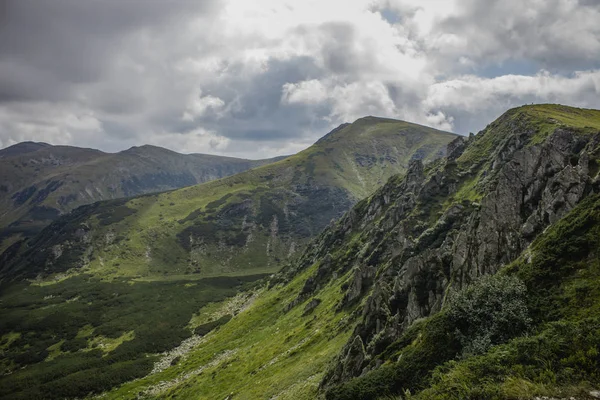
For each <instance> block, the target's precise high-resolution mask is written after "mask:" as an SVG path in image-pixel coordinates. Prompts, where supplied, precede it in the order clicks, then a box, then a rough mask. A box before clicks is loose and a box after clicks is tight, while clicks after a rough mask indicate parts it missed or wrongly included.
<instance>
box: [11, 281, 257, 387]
mask: <svg viewBox="0 0 600 400" xmlns="http://www.w3.org/2000/svg"><path fill="white" fill-rule="evenodd" d="M257 278H258V277H257V276H245V277H216V278H206V279H202V280H197V281H195V282H194V284H193V285H189V282H188V281H168V282H131V281H126V280H121V281H113V282H106V281H101V280H99V279H97V278H92V277H89V276H78V277H73V278H69V279H66V280H63V281H61V282H58V283H56V284H53V285H47V286H33V285H29V286H28V285H26V284H20V285H17V286H13V287H11V288H9V289H8V290H6V291H3V293H2V296H1V297H0V300H1V305H2V306H1V308H0V318H1V320H2V325H1V326H0V334H1V335H2V337H3V342H2V344H3V348H2V359H3V365H2V366H3V368H4V369H5V370H8V371H10V372H11V373H10V374H9V375H4V376H2V377H1V378H0V396H1V397H2V398H6V399H18V398H41V397H39V396H38V393H39V392H48V393H50V394H47V395H45V397H44V398H64V397H82V396H84V395H87V394H88V392H96V393H97V392H100V391H103V390H107V389H110V388H111V387H112V386H114V385H117V384H119V383H122V382H124V381H126V380H130V379H133V378H139V377H141V376H144V375H146V374H147V373H148V372H150V370H151V369H152V364H153V362H154V360H155V357H149V356H150V355H152V354H154V353H160V352H162V351H166V350H169V349H171V348H173V347H175V346H177V345H179V343H180V342H181V341H182V340H184V339H186V338H188V337H190V336H191V335H192V329H190V326H189V323H190V320H191V319H192V317H193V316H194V315H197V316H199V315H202V311H200V310H201V309H202V308H203V307H204V306H205V305H208V304H211V303H213V302H215V301H222V300H224V299H226V298H228V297H230V296H233V295H235V294H236V293H237V292H238V291H240V290H241V289H244V288H248V287H249V285H251V282H252V281H253V280H255V279H257Z"/></svg>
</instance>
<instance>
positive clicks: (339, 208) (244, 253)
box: [4, 117, 456, 280]
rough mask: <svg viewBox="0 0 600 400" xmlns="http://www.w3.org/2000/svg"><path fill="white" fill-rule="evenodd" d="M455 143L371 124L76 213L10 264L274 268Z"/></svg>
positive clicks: (50, 269)
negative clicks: (395, 178) (240, 169)
mask: <svg viewBox="0 0 600 400" xmlns="http://www.w3.org/2000/svg"><path fill="white" fill-rule="evenodd" d="M455 137H456V135H453V134H450V133H446V132H441V131H437V130H434V129H431V128H426V127H422V126H419V125H414V124H410V123H406V122H402V121H395V120H386V119H380V118H374V117H367V118H362V119H359V120H358V121H356V122H355V123H353V124H349V125H343V126H341V127H339V128H338V129H336V130H334V131H333V132H331V133H330V134H329V135H327V136H326V137H324V138H323V139H321V140H319V141H318V142H317V143H316V144H315V145H313V146H311V147H310V148H308V149H307V150H305V151H302V152H300V153H298V154H296V155H294V156H291V157H288V158H287V159H285V160H282V161H279V162H276V163H273V164H269V165H266V166H263V167H261V168H256V169H253V170H250V171H247V172H244V173H241V174H238V175H235V176H231V177H228V178H225V179H220V180H216V181H213V182H210V183H207V184H203V185H197V186H193V187H188V188H184V189H180V190H175V191H170V192H165V193H160V194H155V195H146V196H141V197H137V198H133V199H128V200H122V201H121V200H117V201H113V202H105V203H98V204H94V205H90V206H87V208H84V209H79V210H76V211H75V212H73V213H72V215H70V216H67V217H65V218H62V219H61V220H59V221H57V222H56V223H55V224H53V225H51V226H49V227H48V228H47V229H46V230H45V231H44V232H43V233H42V234H41V235H40V236H39V237H38V238H36V239H33V240H31V241H30V242H29V243H27V244H24V245H22V247H21V253H20V254H21V255H22V258H21V259H18V260H17V261H16V262H13V264H14V265H13V266H11V267H10V268H13V269H14V270H16V269H20V270H21V272H24V271H25V269H26V270H27V271H26V272H27V273H29V274H33V275H34V276H35V275H37V274H39V273H44V274H46V275H47V274H52V273H54V274H57V273H60V274H64V273H65V272H67V271H69V273H70V274H77V273H87V274H92V275H94V276H100V277H103V278H107V277H130V278H138V279H149V280H152V279H163V277H164V275H170V276H179V277H180V278H183V279H185V278H194V279H196V278H199V277H207V276H215V275H221V274H223V273H234V274H240V273H242V274H256V273H266V272H274V271H276V270H278V269H279V268H280V266H281V265H282V264H283V263H285V262H286V261H287V260H288V259H290V258H291V257H292V256H293V255H294V253H295V252H296V251H297V250H298V249H300V248H301V247H302V246H303V245H304V244H305V243H306V241H307V240H308V239H309V238H310V237H312V236H313V235H315V234H317V233H318V232H319V231H320V230H322V229H323V228H324V227H325V226H326V225H327V224H328V223H329V222H330V221H331V220H332V219H334V218H337V217H339V216H340V215H341V214H342V213H343V212H345V211H346V210H347V209H348V208H350V207H351V205H352V204H354V203H355V202H356V201H358V200H359V199H360V198H361V196H363V195H365V194H367V193H370V192H372V191H373V190H374V189H375V188H377V187H378V185H379V184H380V183H383V182H385V180H386V179H387V178H389V177H390V176H392V175H394V174H397V173H399V172H403V171H404V170H405V168H406V166H407V165H408V162H409V160H410V159H423V160H425V161H428V160H432V159H434V158H436V157H439V156H440V155H442V154H443V153H444V151H445V149H446V145H447V144H448V143H449V142H450V141H451V140H453V139H454V138H455ZM4 272H5V273H6V268H5V271H4Z"/></svg>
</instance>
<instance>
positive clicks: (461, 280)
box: [107, 105, 600, 399]
mask: <svg viewBox="0 0 600 400" xmlns="http://www.w3.org/2000/svg"><path fill="white" fill-rule="evenodd" d="M565 109H566V110H567V111H569V110H570V111H571V112H572V113H573V114H575V116H576V114H577V113H578V109H576V108H564V107H561V106H554V105H540V106H535V107H529V108H527V107H525V108H523V107H521V108H516V109H511V110H509V111H508V112H506V113H505V114H503V115H502V116H501V117H500V118H498V119H497V120H496V121H494V122H493V123H492V124H490V125H488V127H487V128H486V129H484V130H483V131H482V132H480V133H479V134H477V135H475V136H473V137H471V138H469V139H457V140H456V142H455V143H453V144H452V146H450V147H451V148H449V149H448V150H449V156H448V157H447V158H445V159H440V160H438V161H434V162H432V163H431V164H429V165H423V163H420V162H419V161H416V160H415V161H413V162H411V166H410V167H409V169H408V171H407V173H406V174H405V175H400V176H394V177H392V178H390V180H389V181H388V182H387V184H386V185H385V186H384V187H382V188H381V189H379V190H378V191H376V192H375V193H374V194H373V195H372V196H370V197H368V198H367V199H365V200H362V201H361V202H359V203H358V204H357V205H356V206H355V207H353V208H352V209H351V210H350V211H349V212H348V213H346V214H345V216H344V217H342V218H341V219H340V220H338V221H337V222H336V223H334V224H332V225H331V226H330V227H328V228H327V229H325V230H324V231H323V232H322V233H321V234H320V235H319V236H318V237H317V238H316V239H314V240H313V241H312V242H311V244H310V245H309V246H308V247H307V250H306V251H305V252H304V253H303V254H302V255H301V256H300V257H299V259H298V260H297V261H296V262H294V263H291V264H290V265H289V266H288V267H286V268H284V270H282V271H281V272H280V273H279V274H277V275H276V276H274V277H273V278H271V279H270V283H269V285H267V286H266V287H264V288H262V289H260V290H257V291H256V292H255V294H254V295H255V296H256V298H255V300H254V302H253V304H252V305H251V306H249V308H248V309H247V310H246V311H244V312H242V313H240V314H238V315H237V316H235V317H234V318H232V319H231V320H230V321H229V322H228V323H226V324H225V325H223V326H221V327H220V328H218V329H217V330H215V331H214V332H213V333H211V334H210V335H209V336H207V339H206V341H205V342H203V345H202V346H198V347H197V348H195V349H193V350H191V351H189V352H187V353H186V354H185V360H186V361H185V363H184V365H181V366H174V367H172V370H171V371H170V372H165V373H159V374H158V375H157V376H148V377H145V378H143V379H141V380H139V381H137V382H135V383H131V384H124V385H123V386H122V387H120V388H117V389H115V390H113V391H111V392H109V393H108V394H107V397H108V398H118V397H128V396H132V395H133V393H138V392H139V391H142V393H151V394H152V396H151V397H158V398H166V397H172V396H177V397H181V398H188V397H192V396H195V397H200V398H210V397H211V396H213V397H214V396H215V395H216V396H217V397H221V396H223V397H224V396H228V395H230V394H233V395H234V396H241V397H248V398H272V397H276V398H280V399H313V398H327V399H358V398H360V399H381V398H387V397H386V396H388V397H390V396H398V398H401V397H402V396H406V395H408V393H411V395H412V396H415V397H416V398H418V399H420V398H423V399H426V398H439V399H442V398H447V396H452V395H456V396H457V397H461V396H462V397H463V398H482V397H483V398H534V397H535V396H554V397H556V396H558V397H565V396H567V397H569V396H576V397H577V398H588V397H589V394H588V393H589V392H590V391H591V390H594V389H597V387H596V388H594V385H593V382H594V381H595V379H596V378H597V377H598V372H599V371H600V365H599V364H598V360H597V358H595V356H594V354H597V353H595V352H594V351H593V349H594V348H597V346H598V345H600V343H598V341H597V340H595V339H594V338H597V337H598V336H595V334H594V332H598V329H600V324H599V323H598V312H597V311H598V310H597V304H598V301H600V291H599V290H598V289H597V288H598V287H600V286H599V282H600V279H599V278H598V273H597V271H598V269H597V256H598V253H597V252H598V248H599V245H600V244H599V243H598V237H599V236H598V235H597V227H598V223H597V221H598V220H599V219H598V218H600V213H598V209H599V208H598V200H597V196H598V194H597V193H599V192H600V175H599V173H598V172H599V168H598V165H599V162H598V160H600V127H598V125H596V122H594V121H587V122H586V123H585V124H584V125H583V126H578V124H573V125H569V124H566V123H564V121H562V122H561V115H560V114H561V113H562V112H563V111H565ZM588 111H589V112H591V113H592V114H593V117H594V118H592V119H593V120H595V119H596V118H597V117H600V111H599V110H588ZM540 113H541V114H543V116H542V117H540ZM548 118H551V119H553V120H554V121H551V120H549V119H548ZM549 125H552V126H551V127H550V129H548V128H549ZM586 126H589V128H590V129H587V128H586ZM594 232H595V233H594ZM540 246H541V247H540ZM561 254H562V255H561ZM594 260H595V261H594ZM498 272H500V274H499V275H497V273H498ZM515 275H516V276H515ZM482 276H491V277H495V278H494V279H492V280H485V279H484V280H481V278H480V277H482ZM496 276H497V277H496ZM505 276H506V277H505ZM515 279H516V280H515ZM524 288H525V289H524ZM577 288H579V289H577ZM453 291H456V292H458V293H459V296H462V297H459V299H461V301H462V303H460V302H459V303H458V304H473V305H474V307H477V308H479V309H481V310H482V312H483V313H484V319H483V320H476V319H469V318H476V316H473V315H471V314H469V313H467V314H465V312H464V311H463V310H462V309H461V308H460V307H457V306H456V304H457V303H456V302H454V303H452V302H448V303H447V302H446V299H447V298H451V297H453V296H454V295H449V292H453ZM581 291H583V292H581ZM584 292H585V293H586V295H578V294H577V293H584ZM492 295H493V296H496V298H498V296H499V299H500V301H499V302H496V303H494V302H493V301H491V300H493V299H494V297H492V298H490V297H489V296H492ZM504 296H510V297H504ZM586 296H589V300H586ZM510 299H512V300H510ZM509 300H510V301H509ZM453 304H454V305H453ZM494 304H495V305H494ZM505 305H506V307H505ZM486 307H488V308H486ZM490 307H491V308H490ZM494 307H496V308H494ZM510 307H516V308H514V309H511V308H510ZM523 307H524V308H523ZM517 310H521V311H517ZM523 310H525V313H523ZM581 316H583V317H584V318H588V319H583V320H578V318H582V317H581ZM496 318H506V319H505V320H502V319H500V320H496ZM594 318H595V319H594ZM502 321H504V322H502ZM498 323H500V325H498ZM465 324H466V325H465ZM498 326H500V327H501V328H502V327H506V329H502V330H501V331H500V333H502V335H500V336H499V335H498V331H497V330H494V329H497V328H495V327H498ZM508 326H512V327H514V329H513V328H511V329H508ZM468 327H472V328H473V329H472V330H469V329H467V328H468ZM457 332H458V333H457ZM574 335H575V336H574ZM573 337H577V338H578V339H577V340H572V338H573ZM540 343H541V345H540ZM497 346H499V347H497ZM595 346H596V347H595ZM465 349H467V350H468V349H475V350H468V351H476V352H478V353H476V354H475V355H472V354H470V353H468V352H467V353H465V351H467V350H465ZM542 349H545V350H544V351H542ZM567 349H568V350H567ZM588 350H589V353H586V352H587V351H588ZM575 354H579V355H580V356H579V357H578V356H575ZM586 354H587V355H586ZM456 357H459V358H456ZM546 360H547V361H546ZM504 362H506V363H508V364H507V365H509V366H510V367H509V368H504V367H503V365H504V364H503V363H504ZM197 368H203V371H204V372H203V374H201V375H198V376H195V375H194V378H193V379H192V378H190V377H187V378H186V376H187V375H186V374H187V373H189V372H190V371H194V370H195V369H197ZM519 371H524V372H523V373H522V374H521V373H520V372H519ZM568 371H571V372H572V373H571V374H570V375H569V373H567V372H568ZM586 382H587V383H586ZM596 382H597V380H596ZM390 398H394V397H390Z"/></svg>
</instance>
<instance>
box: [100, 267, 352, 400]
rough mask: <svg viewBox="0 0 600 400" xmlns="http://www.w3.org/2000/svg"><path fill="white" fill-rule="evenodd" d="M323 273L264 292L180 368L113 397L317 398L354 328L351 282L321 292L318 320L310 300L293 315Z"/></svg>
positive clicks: (116, 392) (334, 284)
mask: <svg viewBox="0 0 600 400" xmlns="http://www.w3.org/2000/svg"><path fill="white" fill-rule="evenodd" d="M315 269H316V266H314V267H312V268H309V269H307V270H306V271H304V272H303V273H302V274H300V275H298V276H297V277H296V278H295V279H294V280H293V281H292V282H290V283H289V284H288V285H285V286H278V287H275V288H273V289H270V290H267V291H263V292H261V293H260V294H259V295H258V298H257V299H256V301H255V302H254V303H253V305H252V306H251V307H250V308H248V309H247V310H246V311H244V312H242V313H240V314H238V315H237V316H235V317H234V318H233V319H231V320H230V321H229V322H227V323H226V324H225V325H223V326H221V327H220V328H219V330H218V331H217V332H215V333H211V334H208V336H207V337H206V339H207V340H206V341H205V342H203V343H202V344H201V345H200V346H198V347H197V348H195V349H194V350H193V351H192V352H190V353H189V354H188V355H187V356H186V357H185V359H184V360H182V361H180V362H179V363H178V364H177V365H176V366H173V367H170V368H168V369H166V370H164V371H163V372H161V373H159V374H156V375H151V376H149V377H146V378H143V379H140V380H138V381H135V382H131V383H127V384H124V385H122V386H121V387H120V388H118V389H116V390H114V391H112V392H109V393H108V394H107V395H106V398H109V399H111V398H115V399H116V398H131V397H134V396H135V395H136V394H137V393H140V392H142V393H151V394H152V397H158V398H175V397H177V398H195V399H213V398H225V397H227V396H228V395H230V394H231V393H233V394H234V397H237V398H248V399H250V398H271V397H272V396H276V395H277V396H280V397H278V398H281V399H313V398H315V396H316V394H317V389H318V384H319V382H320V380H321V378H322V376H323V374H324V372H325V370H326V368H327V366H328V364H329V362H330V361H331V360H332V359H333V358H334V357H335V356H336V354H337V353H338V352H339V350H340V349H341V347H342V345H343V344H344V343H345V341H346V340H347V339H348V337H349V335H350V334H351V332H352V327H353V324H352V323H350V322H349V320H348V312H336V311H335V310H336V307H337V305H338V304H337V303H338V300H339V297H338V293H339V290H340V284H341V282H342V281H343V280H344V279H346V277H341V278H340V279H338V280H335V281H333V282H330V283H329V284H328V285H327V286H326V287H325V288H323V290H322V291H320V292H319V293H318V295H317V296H318V297H319V298H320V299H321V300H322V302H321V303H320V304H319V305H318V306H317V308H316V309H315V311H314V313H312V314H310V315H307V316H302V313H303V309H304V305H305V303H306V302H307V301H309V300H308V299H307V300H306V301H305V302H302V303H301V304H299V305H297V306H296V307H294V308H293V309H292V310H290V311H289V312H287V313H286V312H285V306H286V304H289V303H290V302H291V301H292V300H293V299H294V298H295V297H296V296H297V295H298V292H299V291H300V289H301V287H302V286H303V285H304V281H305V280H306V279H307V277H308V276H310V275H311V274H313V273H314V271H315ZM213 307H215V306H213ZM215 308H217V307H215ZM200 370H201V371H202V373H197V374H194V373H192V374H190V372H191V371H200ZM186 374H189V375H186ZM161 381H166V382H170V384H169V387H168V388H167V389H166V390H158V389H157V388H156V385H157V384H158V383H159V382H161ZM171 385H172V386H171Z"/></svg>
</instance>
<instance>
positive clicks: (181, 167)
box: [0, 142, 281, 249]
mask: <svg viewBox="0 0 600 400" xmlns="http://www.w3.org/2000/svg"><path fill="white" fill-rule="evenodd" d="M279 159H281V158H279ZM272 161H276V159H273V160H258V161H252V160H242V159H237V158H230V157H220V156H211V155H205V154H189V155H185V154H178V153H175V152H173V151H170V150H167V149H163V148H160V147H155V146H142V147H132V148H131V149H129V150H125V151H122V152H119V153H115V154H108V153H103V152H101V151H98V150H93V149H84V148H77V147H71V146H51V145H49V144H46V143H34V142H23V143H19V144H16V145H14V146H11V147H8V148H5V149H2V150H0V176H2V178H1V179H0V208H1V209H2V212H1V213H0V228H2V233H1V234H0V239H3V243H2V244H1V246H0V249H2V248H5V247H7V246H8V245H10V244H11V243H13V242H14V241H15V240H17V239H18V238H19V237H22V236H31V235H33V234H35V233H37V232H39V231H40V230H41V228H43V227H44V226H46V225H47V224H48V223H49V222H50V221H52V220H54V219H56V218H57V217H58V216H59V215H61V214H64V213H66V212H68V211H70V210H72V209H74V208H76V207H78V206H80V205H83V204H89V203H93V202H95V201H98V200H105V199H116V198H121V197H129V196H134V195H139V194H143V193H149V192H158V191H163V190H168V189H175V188H180V187H184V186H190V185H194V184H197V183H202V182H207V181H210V180H214V179H218V178H223V177H225V176H229V175H233V174H236V173H238V172H242V171H246V170H248V169H251V168H254V167H257V166H260V165H264V164H266V163H269V162H272Z"/></svg>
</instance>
